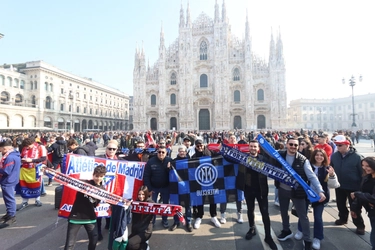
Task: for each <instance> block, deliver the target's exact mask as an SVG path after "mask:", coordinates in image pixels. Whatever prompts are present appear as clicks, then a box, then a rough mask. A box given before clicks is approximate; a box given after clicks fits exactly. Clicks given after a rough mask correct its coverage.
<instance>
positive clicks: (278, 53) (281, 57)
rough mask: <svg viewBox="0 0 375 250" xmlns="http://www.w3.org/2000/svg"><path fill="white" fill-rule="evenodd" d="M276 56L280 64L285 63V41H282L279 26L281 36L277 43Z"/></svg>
mask: <svg viewBox="0 0 375 250" xmlns="http://www.w3.org/2000/svg"><path fill="white" fill-rule="evenodd" d="M276 57H277V61H278V63H279V64H280V65H283V64H284V52H283V42H282V41H281V32H280V27H279V36H278V39H277V43H276Z"/></svg>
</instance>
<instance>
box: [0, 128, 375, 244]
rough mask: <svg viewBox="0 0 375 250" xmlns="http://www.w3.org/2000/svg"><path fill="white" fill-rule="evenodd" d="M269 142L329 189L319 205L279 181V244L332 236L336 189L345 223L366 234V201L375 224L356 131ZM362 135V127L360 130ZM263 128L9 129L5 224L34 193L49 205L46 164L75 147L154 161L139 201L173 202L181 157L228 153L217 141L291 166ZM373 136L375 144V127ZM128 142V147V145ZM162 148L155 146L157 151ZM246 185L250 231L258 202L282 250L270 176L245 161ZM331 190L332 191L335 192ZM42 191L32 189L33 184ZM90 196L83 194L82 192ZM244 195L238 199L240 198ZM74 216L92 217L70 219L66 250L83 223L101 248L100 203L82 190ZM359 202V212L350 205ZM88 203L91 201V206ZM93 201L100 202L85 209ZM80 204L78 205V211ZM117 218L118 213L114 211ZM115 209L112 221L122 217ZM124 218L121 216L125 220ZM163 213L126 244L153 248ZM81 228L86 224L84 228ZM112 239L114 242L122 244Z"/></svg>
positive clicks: (189, 210) (189, 220) (139, 223)
mask: <svg viewBox="0 0 375 250" xmlns="http://www.w3.org/2000/svg"><path fill="white" fill-rule="evenodd" d="M260 133H261V134H262V135H263V136H264V138H266V140H267V141H268V142H269V143H270V144H271V145H272V146H273V147H274V148H275V149H277V150H278V151H279V153H280V155H281V157H282V158H284V160H285V161H286V162H288V164H289V165H290V166H291V167H292V168H293V169H294V171H295V172H297V174H298V175H300V176H301V178H302V179H303V180H304V181H305V182H307V183H309V184H310V185H311V187H312V188H313V189H314V190H315V191H316V193H317V194H318V195H319V201H318V202H314V203H312V204H309V201H308V199H307V196H306V193H305V191H304V189H303V188H302V187H301V186H298V187H297V188H296V189H292V188H291V187H290V186H288V185H286V184H284V183H280V182H277V181H275V201H274V202H275V203H274V204H275V205H277V206H279V207H280V215H281V220H282V230H281V233H280V234H279V235H278V236H277V238H278V240H279V241H286V240H288V239H290V238H292V237H293V236H294V238H295V239H296V240H303V244H304V249H312V248H313V249H320V245H321V241H322V240H323V239H324V231H323V229H324V227H323V218H322V214H323V211H324V207H325V206H326V203H327V202H328V201H329V200H330V192H332V189H334V192H335V194H336V204H337V208H338V211H339V213H338V217H339V219H338V220H336V221H335V224H336V225H344V224H346V223H347V222H348V218H349V214H350V215H351V218H352V220H353V223H354V224H355V225H356V227H357V229H356V233H357V234H360V235H363V234H364V233H365V225H364V220H363V217H362V215H361V208H362V207H364V208H365V209H366V210H367V211H368V216H369V218H370V223H371V226H372V228H374V227H375V157H366V158H363V157H362V155H361V154H359V153H358V152H357V151H356V149H355V147H354V146H355V143H358V142H359V136H358V138H356V137H354V138H352V137H351V135H352V134H353V133H351V132H350V131H342V130H339V131H336V132H334V133H333V136H332V137H330V136H329V135H328V134H327V133H325V132H323V131H305V130H301V131H260ZM354 134H358V133H354ZM256 136H257V132H256V131H250V132H246V131H240V130H236V131H217V132H210V133H208V132H196V131H189V132H187V133H184V132H177V131H165V132H151V131H145V132H139V133H138V132H105V133H94V132H92V133H75V134H68V133H66V134H54V133H50V132H47V133H36V134H28V133H24V134H6V135H5V134H3V135H2V136H0V137H1V138H0V141H1V143H0V152H1V154H2V159H1V165H0V185H1V188H2V193H3V199H4V203H5V206H6V214H5V215H4V216H3V217H2V218H1V221H0V228H3V227H7V226H10V225H12V224H13V223H15V222H16V211H21V210H22V209H24V208H25V207H27V206H29V199H31V198H33V199H35V206H37V207H40V206H42V205H43V204H42V202H41V197H43V196H44V195H45V190H44V186H45V185H47V186H50V185H52V179H49V180H48V183H44V182H43V178H41V174H40V173H39V172H40V169H39V168H38V166H39V165H40V163H43V164H45V165H47V166H48V167H51V168H53V169H58V168H59V166H60V165H61V164H62V159H63V157H64V155H65V154H67V153H73V154H79V155H86V156H96V157H100V158H107V159H115V160H127V161H142V162H146V165H145V172H144V179H143V181H144V186H143V187H142V188H141V189H140V190H139V192H138V200H140V201H148V202H161V203H166V204H168V203H169V171H170V169H171V168H172V167H173V165H174V162H175V161H176V160H182V159H194V158H200V157H202V156H215V155H218V152H217V151H215V150H212V149H210V148H209V147H208V145H209V144H220V143H224V144H229V145H234V144H241V145H248V151H247V152H248V155H249V156H250V157H253V158H257V159H258V160H259V161H262V162H267V163H269V164H271V165H273V166H276V167H278V168H284V167H283V166H282V164H281V163H279V162H278V161H276V160H275V159H273V158H272V157H270V156H269V155H268V154H266V153H265V152H264V151H263V150H262V148H261V147H260V145H259V142H258V141H257V140H256V139H255V138H256ZM368 136H369V137H370V138H372V139H373V140H374V141H375V135H374V131H370V132H369V134H368ZM98 145H99V146H104V147H105V153H104V154H101V155H97V154H96V152H95V151H96V150H97V149H98ZM173 145H178V152H177V156H176V157H175V158H173V159H172V146H173ZM125 149H126V150H125ZM150 149H152V150H150ZM32 171H33V172H35V174H36V176H38V174H39V177H40V178H39V180H30V179H28V178H27V177H26V176H27V174H29V173H30V172H32ZM104 175H105V168H104V169H103V168H98V169H95V170H94V173H93V180H92V181H91V184H93V185H97V186H102V182H101V181H102V178H103V176H104ZM236 188H237V189H238V190H239V192H238V195H242V196H243V199H244V200H245V201H246V204H247V218H248V223H249V230H248V232H247V233H246V234H245V235H244V238H245V239H246V240H251V239H252V237H253V236H255V235H256V229H255V221H254V220H255V219H254V209H255V199H256V200H257V202H258V205H259V210H260V212H261V215H262V221H263V224H264V229H265V238H264V241H265V242H266V243H267V244H268V245H269V247H270V248H271V249H277V246H276V244H275V242H274V241H273V239H272V237H271V221H270V217H269V212H268V207H269V199H268V190H269V186H268V182H267V177H266V176H264V175H262V174H260V173H258V172H256V171H254V170H252V169H250V168H247V167H245V166H242V165H240V166H239V174H238V175H237V180H236ZM330 189H331V190H330ZM30 190H32V192H31V191H30ZM16 191H17V192H18V193H19V194H20V195H21V197H22V203H21V204H19V205H18V206H17V205H16V200H15V196H14V193H15V192H16ZM81 196H82V197H81ZM237 198H238V197H237ZM290 201H292V203H293V207H294V209H295V211H296V214H297V215H298V230H297V231H296V232H295V233H293V232H292V231H291V230H290V223H289V213H290ZM76 202H77V203H78V204H76V203H75V204H74V205H73V209H72V212H71V216H72V215H74V214H76V213H78V214H79V216H82V215H85V214H86V217H85V216H83V219H78V220H77V217H76V216H75V217H74V218H73V217H70V218H69V219H68V221H69V226H68V232H67V237H66V246H65V249H73V248H74V245H75V235H76V234H77V232H78V230H79V228H80V226H81V225H84V227H85V229H86V231H87V233H88V237H89V249H95V246H96V244H97V242H98V241H100V240H102V239H103V235H102V231H101V230H102V218H96V217H94V215H93V214H92V213H93V207H95V205H96V204H97V202H98V201H97V200H92V199H91V200H90V199H89V197H87V196H83V195H79V194H78V193H77V199H76ZM348 202H349V204H351V208H350V211H349V210H348V208H347V204H348ZM84 204H86V205H84ZM87 204H90V207H91V208H90V209H83V210H82V211H81V210H80V209H82V207H87ZM242 205H243V204H242V202H241V201H237V202H236V208H237V222H238V223H243V221H244V220H243V215H242ZM309 206H311V207H312V209H313V215H314V230H313V232H314V233H313V237H312V239H311V236H310V222H309V218H308V216H307V213H308V209H309ZM184 210H185V219H186V230H187V232H192V231H193V229H195V230H198V229H199V228H200V225H201V223H202V218H203V216H204V207H203V206H191V205H190V204H184ZM77 211H78V212H77ZM209 215H210V217H211V220H210V221H211V222H212V224H213V225H214V226H215V227H221V224H225V223H226V203H222V204H220V218H218V214H217V204H209ZM113 216H115V217H116V216H117V215H115V214H114V215H113ZM113 216H112V219H113ZM116 218H117V217H116ZM161 222H162V226H163V227H164V228H166V229H169V230H171V231H174V230H176V229H177V228H178V227H179V226H180V221H179V219H178V217H177V216H175V218H174V220H173V224H172V225H169V224H168V218H167V217H162V220H161ZM154 224H155V216H149V215H140V214H134V215H133V218H132V232H131V234H129V237H128V241H127V248H126V249H147V248H148V247H149V245H148V240H149V239H150V237H151V235H152V229H153V225H154ZM77 225H79V226H77ZM110 225H111V223H110V219H109V218H106V223H105V228H106V229H109V230H110V238H111V234H112V236H113V233H114V232H113V231H114V230H116V229H114V228H112V227H111V226H110ZM111 244H112V243H110V246H109V247H110V249H112V245H111ZM371 244H372V245H373V249H375V232H374V230H372V231H371Z"/></svg>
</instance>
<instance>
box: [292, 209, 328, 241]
mask: <svg viewBox="0 0 375 250" xmlns="http://www.w3.org/2000/svg"><path fill="white" fill-rule="evenodd" d="M306 209H307V208H306ZM313 210H314V238H317V239H318V240H323V239H324V233H323V210H324V204H323V203H321V204H319V205H316V206H314V207H313ZM298 231H300V232H302V227H301V224H300V223H299V221H298Z"/></svg>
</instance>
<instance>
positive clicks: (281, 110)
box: [133, 1, 287, 130]
mask: <svg viewBox="0 0 375 250" xmlns="http://www.w3.org/2000/svg"><path fill="white" fill-rule="evenodd" d="M219 12H220V8H219V5H218V4H217V3H216V4H215V10H214V19H212V18H210V17H209V16H208V15H206V14H205V13H202V14H200V15H199V17H198V18H197V19H196V20H195V21H194V22H192V21H191V19H190V8H189V5H188V7H187V10H186V18H185V11H184V10H183V7H182V6H181V10H180V23H179V36H178V38H177V39H176V40H175V42H173V43H172V44H171V45H170V46H169V47H168V48H166V47H165V42H164V32H163V29H162V30H161V32H160V45H159V58H158V60H157V61H156V62H155V64H154V65H153V66H151V67H150V65H149V64H148V65H147V66H146V60H145V57H146V56H145V52H144V50H143V48H142V49H138V48H137V49H136V52H135V61H134V72H133V93H134V117H133V124H134V129H136V130H145V129H150V128H151V129H152V130H169V129H173V128H175V129H177V130H193V129H194V130H222V129H225V130H227V129H235V128H237V129H247V130H249V129H263V128H274V129H276V128H283V127H285V126H286V123H287V103H286V86H285V64H284V56H283V44H282V41H281V37H280V34H278V35H277V38H276V39H275V40H276V41H275V40H274V39H273V35H272V34H271V39H270V55H269V60H268V62H266V61H264V60H263V59H261V58H259V57H258V56H256V55H255V54H254V53H253V51H252V41H251V38H250V26H249V22H248V18H247V17H246V23H245V27H244V31H245V38H244V39H242V40H240V39H238V38H237V37H236V36H235V35H233V34H232V32H231V25H230V24H229V22H228V18H227V15H226V6H225V3H224V1H223V4H222V7H221V14H220V13H219Z"/></svg>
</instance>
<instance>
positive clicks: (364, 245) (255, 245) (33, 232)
mask: <svg viewBox="0 0 375 250" xmlns="http://www.w3.org/2000/svg"><path fill="white" fill-rule="evenodd" d="M356 148H357V150H358V151H359V152H360V153H361V154H362V155H364V156H373V155H375V153H374V148H371V146H370V141H369V140H362V141H360V143H359V144H357V145H356ZM98 151H99V152H97V153H98V154H99V153H101V152H104V151H103V148H101V149H99V150H98ZM176 151H177V147H176V146H175V147H174V152H176ZM57 185H58V184H56V183H54V184H53V186H52V187H46V189H47V196H45V197H42V198H41V201H42V202H43V206H42V207H36V206H33V205H30V206H29V207H27V208H26V209H24V210H23V211H20V212H18V213H17V223H16V224H15V225H13V226H11V227H8V228H5V229H0V249H4V250H20V249H25V250H39V249H42V250H49V249H51V250H54V249H56V250H57V249H63V248H64V243H65V237H66V229H67V221H66V219H62V218H58V217H57V210H55V209H54V189H55V188H56V187H57ZM269 186H270V193H269V200H270V203H269V205H270V208H269V212H270V217H271V226H272V230H273V238H274V240H275V242H276V243H277V244H278V247H279V249H291V250H292V249H302V241H296V240H294V239H291V240H287V241H286V242H278V241H277V238H276V235H277V234H279V233H280V230H281V228H282V226H281V217H280V214H279V211H278V207H276V206H274V204H273V202H272V201H273V198H274V185H273V180H269ZM331 195H332V196H333V197H332V199H334V198H335V197H334V192H331ZM20 203H21V197H20V196H17V204H20ZM33 203H34V201H33V199H32V200H30V201H29V204H33ZM217 207H218V208H217V211H218V214H220V213H219V206H217ZM256 208H257V207H256ZM246 211H247V210H246V204H243V213H244V220H245V221H244V223H243V224H238V223H237V222H236V209H235V204H228V208H227V217H228V218H227V223H226V224H224V225H222V227H221V228H215V227H214V225H213V224H212V223H211V222H210V218H209V212H208V206H206V207H205V216H204V218H203V221H202V225H201V227H200V228H199V229H198V230H195V229H194V230H193V232H192V233H189V232H187V231H186V229H185V227H180V228H178V229H176V230H175V231H174V232H170V231H168V230H166V229H164V228H163V227H162V225H161V219H160V218H159V217H158V218H157V221H156V224H155V228H154V232H153V236H152V237H151V239H150V249H160V250H165V249H171V250H193V249H205V250H214V249H215V250H217V249H223V250H224V249H225V250H232V249H233V250H234V249H236V250H245V249H254V250H258V249H269V248H268V247H267V245H265V243H264V242H263V238H264V233H263V224H262V220H261V216H260V213H259V211H258V210H256V227H257V235H256V236H254V237H253V239H252V240H250V241H247V240H245V239H244V237H245V234H246V232H247V231H248V229H249V225H248V222H247V216H246ZM4 213H5V206H4V201H3V199H0V215H3V214H4ZM309 217H310V222H312V221H313V216H312V213H309ZM336 219H338V212H337V208H336V204H335V203H334V202H329V203H328V206H327V207H326V208H325V210H324V214H323V220H324V230H325V231H324V235H325V239H324V240H323V241H322V244H321V249H329V250H346V249H348V250H352V249H362V250H366V249H371V246H370V238H369V232H370V230H371V227H370V224H369V221H368V217H367V215H365V214H364V219H365V223H366V234H365V235H363V236H360V235H357V234H355V232H354V231H355V226H354V224H353V223H352V222H349V223H348V224H347V225H345V226H335V225H334V221H335V220H336ZM290 222H291V230H292V231H293V232H295V231H296V229H297V218H296V217H294V216H291V217H290ZM169 223H170V225H171V224H172V223H173V219H172V218H170V219H169ZM311 226H312V223H311ZM311 232H312V229H311ZM103 235H104V240H103V241H101V242H99V243H98V246H97V249H98V250H105V249H107V243H108V241H107V236H108V231H107V230H105V229H103ZM87 242H88V240H87V236H86V232H85V230H84V229H81V231H80V232H79V234H78V238H77V245H76V248H75V249H77V250H83V249H87Z"/></svg>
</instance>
